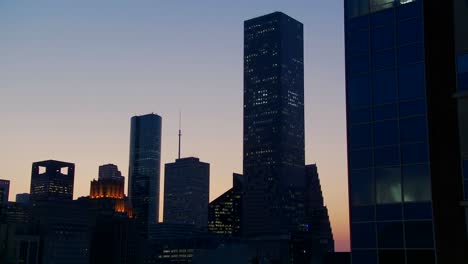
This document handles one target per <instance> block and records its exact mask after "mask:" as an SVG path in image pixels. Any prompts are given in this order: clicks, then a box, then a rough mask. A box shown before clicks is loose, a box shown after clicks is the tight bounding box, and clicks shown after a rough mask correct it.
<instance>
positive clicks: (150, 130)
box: [128, 114, 161, 234]
mask: <svg viewBox="0 0 468 264" xmlns="http://www.w3.org/2000/svg"><path fill="white" fill-rule="evenodd" d="M160 167H161V117H160V116H158V115H155V114H148V115H143V116H134V117H132V120H131V131H130V163H129V173H128V177H129V180H128V182H129V183H128V195H129V198H130V201H131V204H132V207H133V213H134V215H135V218H136V220H137V222H138V223H139V226H140V230H141V232H142V233H143V234H146V233H147V230H148V225H151V224H155V223H158V219H159V184H160V183H159V177H160Z"/></svg>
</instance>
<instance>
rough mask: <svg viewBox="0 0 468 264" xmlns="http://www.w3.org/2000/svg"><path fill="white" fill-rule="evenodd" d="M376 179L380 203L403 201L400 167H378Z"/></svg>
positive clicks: (377, 195) (378, 201)
mask: <svg viewBox="0 0 468 264" xmlns="http://www.w3.org/2000/svg"><path fill="white" fill-rule="evenodd" d="M375 181H376V197H377V203H378V204H387V203H399V202H401V200H402V199H401V172H400V168H398V167H393V168H376V169H375Z"/></svg>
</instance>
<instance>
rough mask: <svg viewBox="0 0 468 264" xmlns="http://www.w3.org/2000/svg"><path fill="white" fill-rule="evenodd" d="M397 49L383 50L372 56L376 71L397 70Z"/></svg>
mask: <svg viewBox="0 0 468 264" xmlns="http://www.w3.org/2000/svg"><path fill="white" fill-rule="evenodd" d="M395 63H396V53H395V49H388V50H382V51H379V52H375V53H373V54H372V67H373V69H374V70H381V69H387V68H395Z"/></svg>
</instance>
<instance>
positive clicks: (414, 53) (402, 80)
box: [344, 0, 468, 264]
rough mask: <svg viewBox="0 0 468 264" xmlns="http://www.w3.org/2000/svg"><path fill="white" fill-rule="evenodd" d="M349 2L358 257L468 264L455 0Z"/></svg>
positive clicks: (364, 263) (360, 262) (352, 194)
mask: <svg viewBox="0 0 468 264" xmlns="http://www.w3.org/2000/svg"><path fill="white" fill-rule="evenodd" d="M344 2H345V42H346V96H347V99H346V101H347V132H348V173H349V198H350V218H351V247H352V263H353V264H370V263H372V264H374V263H379V264H385V263H392V264H399V263H407V264H413V263H414V264H416V263H430V264H434V263H447V264H450V263H468V260H467V259H466V257H467V252H468V248H467V239H466V233H465V232H464V221H465V220H464V217H465V216H464V212H463V207H462V206H461V203H460V201H462V200H463V188H462V171H461V166H460V164H461V158H460V141H459V138H460V137H459V121H458V114H457V99H456V96H455V95H456V92H457V91H456V68H455V56H454V54H455V52H454V34H453V32H454V27H453V25H454V23H453V10H454V9H453V2H454V1H453V0H446V1H445V0H444V1H423V0H345V1H344ZM466 15H468V14H466Z"/></svg>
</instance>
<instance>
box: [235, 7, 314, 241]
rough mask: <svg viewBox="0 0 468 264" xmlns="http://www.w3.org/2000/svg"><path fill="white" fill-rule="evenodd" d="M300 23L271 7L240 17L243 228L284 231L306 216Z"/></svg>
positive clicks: (254, 233)
mask: <svg viewBox="0 0 468 264" xmlns="http://www.w3.org/2000/svg"><path fill="white" fill-rule="evenodd" d="M303 52H304V47H303V25H302V23H300V22H298V21H296V20H294V19H293V18H291V17H289V16H287V15H285V14H283V13H281V12H275V13H272V14H268V15H264V16H261V17H257V18H254V19H250V20H247V21H245V22H244V147H243V151H244V154H243V167H244V173H243V174H244V177H245V195H244V198H243V213H242V217H243V227H242V228H243V232H244V234H245V235H246V236H247V237H259V236H270V235H281V234H288V233H289V232H290V231H291V230H293V229H296V228H297V227H298V226H299V225H300V224H301V223H302V218H303V215H304V212H303V208H304V199H303V198H304V197H303V196H304V194H303V190H304V187H305V181H304V179H305V177H304V165H305V161H304V151H305V150H304V65H303V62H304V54H303Z"/></svg>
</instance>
